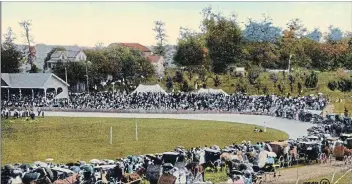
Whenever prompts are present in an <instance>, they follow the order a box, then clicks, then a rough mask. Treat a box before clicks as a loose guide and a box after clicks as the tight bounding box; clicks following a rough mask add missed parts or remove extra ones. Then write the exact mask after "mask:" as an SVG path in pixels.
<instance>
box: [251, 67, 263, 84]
mask: <svg viewBox="0 0 352 184" xmlns="http://www.w3.org/2000/svg"><path fill="white" fill-rule="evenodd" d="M262 71H263V70H262V69H261V68H260V67H258V66H253V67H251V68H250V69H249V70H248V75H247V77H248V80H249V83H250V84H251V85H254V84H255V83H256V80H257V79H258V77H259V76H260V74H261V73H262Z"/></svg>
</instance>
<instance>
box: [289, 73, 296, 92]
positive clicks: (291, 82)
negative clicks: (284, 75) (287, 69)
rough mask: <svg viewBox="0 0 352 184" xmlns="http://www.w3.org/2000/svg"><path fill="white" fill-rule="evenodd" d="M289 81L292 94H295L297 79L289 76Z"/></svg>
mask: <svg viewBox="0 0 352 184" xmlns="http://www.w3.org/2000/svg"><path fill="white" fill-rule="evenodd" d="M288 80H289V81H290V89H291V90H290V91H291V93H292V92H293V84H294V83H295V81H296V78H295V77H294V76H293V75H289V76H288Z"/></svg>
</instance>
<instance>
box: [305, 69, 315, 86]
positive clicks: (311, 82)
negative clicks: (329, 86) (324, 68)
mask: <svg viewBox="0 0 352 184" xmlns="http://www.w3.org/2000/svg"><path fill="white" fill-rule="evenodd" d="M317 84H318V76H317V73H316V72H314V71H312V72H311V73H310V74H309V76H308V77H307V78H306V81H305V83H304V85H305V86H306V88H316V87H317Z"/></svg>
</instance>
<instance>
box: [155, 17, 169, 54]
mask: <svg viewBox="0 0 352 184" xmlns="http://www.w3.org/2000/svg"><path fill="white" fill-rule="evenodd" d="M154 24H155V26H154V28H153V31H155V33H156V36H155V39H156V40H157V41H158V43H157V46H155V47H154V48H153V52H154V54H155V55H160V56H165V54H166V47H165V43H166V41H167V40H166V38H167V37H168V36H167V34H166V31H165V22H163V21H161V20H159V21H155V22H154Z"/></svg>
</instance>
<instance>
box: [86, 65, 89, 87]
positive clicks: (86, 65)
mask: <svg viewBox="0 0 352 184" xmlns="http://www.w3.org/2000/svg"><path fill="white" fill-rule="evenodd" d="M86 77H87V90H88V94H89V82H88V61H87V63H86Z"/></svg>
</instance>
